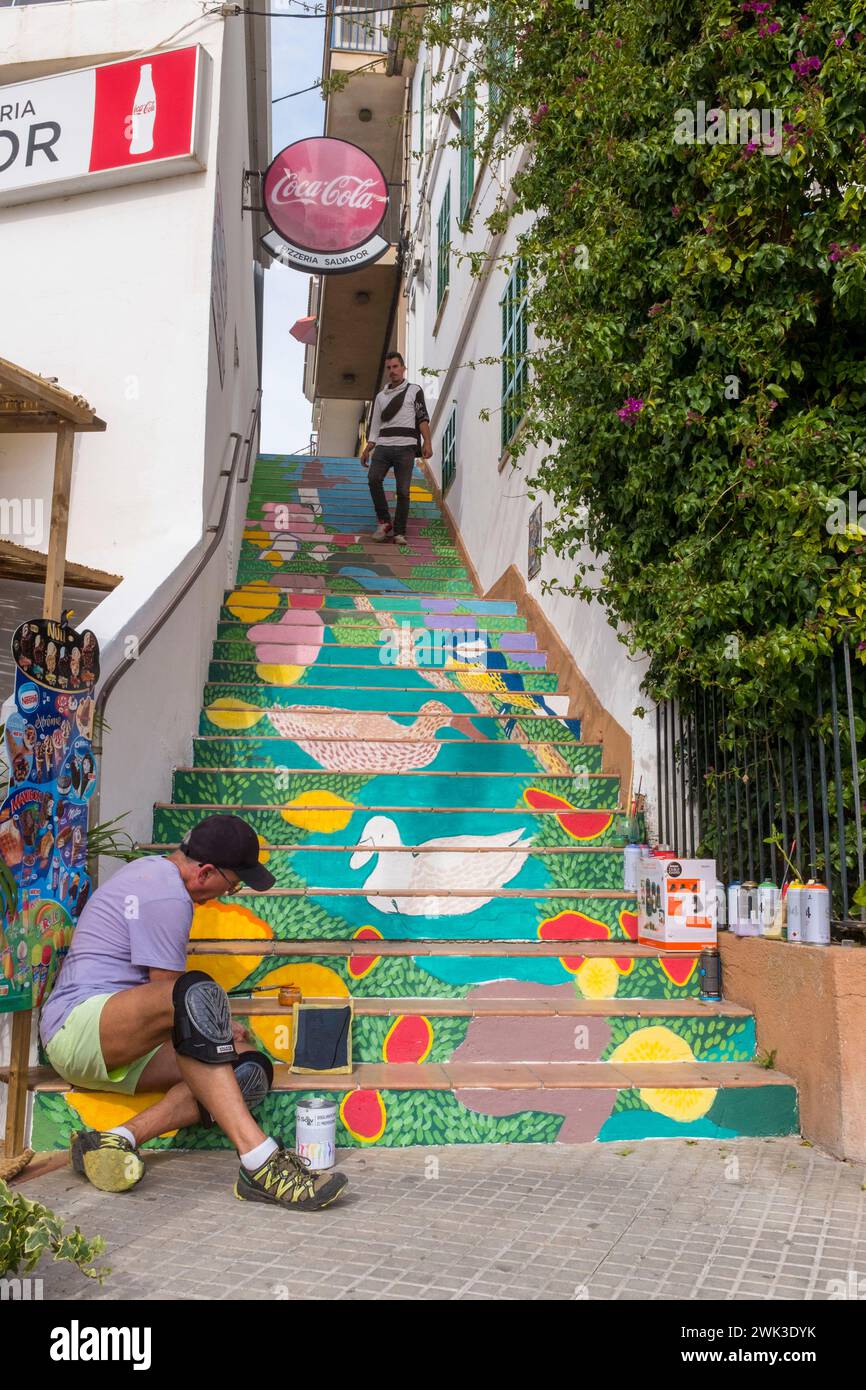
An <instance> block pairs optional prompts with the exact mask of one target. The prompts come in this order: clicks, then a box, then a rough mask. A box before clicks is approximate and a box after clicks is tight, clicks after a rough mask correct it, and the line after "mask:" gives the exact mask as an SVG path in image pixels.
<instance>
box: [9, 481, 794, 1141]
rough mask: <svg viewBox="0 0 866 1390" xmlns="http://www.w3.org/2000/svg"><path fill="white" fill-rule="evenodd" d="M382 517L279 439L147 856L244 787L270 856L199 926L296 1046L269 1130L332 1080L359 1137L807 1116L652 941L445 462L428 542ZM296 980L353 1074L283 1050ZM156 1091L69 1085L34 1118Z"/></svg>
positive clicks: (766, 1128) (743, 1013)
mask: <svg viewBox="0 0 866 1390" xmlns="http://www.w3.org/2000/svg"><path fill="white" fill-rule="evenodd" d="M391 490H392V495H393V484H391ZM374 527H375V517H374V514H373V510H372V506H371V503H370V498H369V493H368V491H367V488H366V485H365V476H364V474H363V472H362V470H361V469H360V465H359V464H358V462H357V460H354V459H327V458H322V459H310V458H293V457H283V456H276V455H267V456H264V457H262V458H260V459H259V461H258V465H257V469H256V472H255V476H254V479H253V485H252V490H251V494H250V501H249V515H248V522H247V528H246V530H245V532H244V539H243V545H242V549H241V555H240V558H239V564H238V575H237V581H236V585H235V587H234V589H233V590H232V591H231V592H230V593H227V594H226V595H225V599H224V602H223V604H222V606H221V609H220V613H219V618H218V624H217V629H216V637H215V641H214V646H213V652H212V660H211V664H210V668H209V671H208V680H207V684H206V686H205V689H204V695H203V701H202V712H201V718H200V722H199V726H198V730H197V733H196V736H195V738H194V742H193V756H192V762H191V765H190V766H189V767H183V768H177V769H176V770H175V772H174V777H173V784H172V799H171V801H170V803H167V804H163V805H158V806H157V807H156V808H155V810H154V821H153V843H152V846H151V848H152V849H153V850H154V852H161V851H164V850H165V849H166V848H169V847H174V846H175V845H176V844H177V843H178V842H179V841H180V840H181V839H182V837H183V835H184V834H185V832H186V831H187V830H188V829H189V828H190V827H191V826H192V825H194V824H195V823H196V821H197V820H199V819H200V818H201V817H202V816H204V815H207V814H209V813H211V812H213V811H214V810H221V809H231V810H236V811H238V813H239V814H243V815H244V816H245V817H246V818H247V819H248V820H249V821H250V823H251V824H252V825H253V826H254V828H255V830H256V832H257V834H258V836H259V838H260V840H261V843H262V847H263V849H262V856H263V858H264V859H266V861H267V863H268V864H269V867H270V868H271V871H272V872H273V873H274V875H275V877H276V886H275V887H274V888H273V889H272V890H271V891H270V892H269V893H267V894H262V895H251V894H248V893H241V894H238V895H236V896H234V897H231V898H227V899H225V900H223V901H221V902H219V903H213V904H208V905H207V906H205V907H202V908H199V909H198V910H197V912H196V918H195V923H194V927H193V940H192V942H191V947H190V964H191V966H196V967H198V968H200V969H205V970H208V971H210V973H211V974H213V975H214V976H216V977H217V978H218V979H219V980H220V981H221V982H222V983H223V984H224V985H225V987H226V988H227V989H229V990H230V991H231V992H232V999H233V1010H234V1012H235V1014H236V1016H237V1017H238V1018H240V1019H242V1020H243V1021H244V1023H245V1024H246V1026H247V1027H248V1028H249V1030H250V1031H251V1033H252V1034H253V1036H254V1037H255V1038H256V1039H257V1041H258V1042H259V1045H260V1046H262V1047H263V1048H264V1049H266V1050H267V1051H268V1053H269V1054H270V1055H271V1057H272V1058H273V1060H274V1063H275V1086H274V1090H273V1092H272V1093H271V1095H270V1096H269V1097H268V1098H267V1100H266V1102H265V1103H264V1105H263V1107H262V1110H261V1114H260V1120H261V1123H262V1124H263V1126H264V1127H265V1128H266V1129H267V1130H269V1131H271V1132H273V1133H276V1134H280V1135H284V1136H286V1137H287V1138H289V1139H291V1136H292V1135H293V1132H294V1113H295V1107H296V1105H297V1104H298V1102H299V1101H302V1100H305V1099H308V1098H309V1097H310V1096H311V1095H315V1094H322V1093H323V1092H333V1093H334V1094H335V1097H336V1098H337V1100H338V1101H339V1116H340V1118H339V1124H338V1143H340V1144H344V1145H352V1146H366V1145H371V1144H380V1145H385V1146H401V1145H408V1144H437V1143H449V1144H450V1143H454V1144H457V1143H498V1142H502V1143H541V1142H553V1141H559V1142H572V1143H576V1142H585V1141H589V1140H602V1141H609V1140H636V1139H647V1138H654V1137H663V1136H680V1137H684V1138H735V1137H736V1136H738V1135H758V1134H761V1135H769V1134H783V1133H790V1132H792V1131H794V1130H796V1128H797V1123H798V1119H797V1098H796V1092H795V1090H794V1088H793V1086H792V1084H791V1083H790V1082H789V1081H788V1080H787V1079H786V1078H784V1077H780V1076H778V1075H777V1074H776V1073H775V1072H773V1071H771V1070H767V1069H765V1068H764V1067H762V1066H760V1065H758V1064H757V1063H756V1048H755V1024H754V1019H753V1018H752V1016H751V1015H750V1014H749V1013H748V1011H747V1010H745V1009H742V1008H739V1007H738V1006H736V1005H733V1004H727V1003H725V1002H722V1003H708V1002H706V1001H704V1000H702V999H701V997H700V976H699V971H698V957H697V955H696V954H695V953H694V952H688V951H685V952H683V951H681V952H676V953H668V954H665V953H664V952H663V951H660V950H656V949H655V948H653V947H648V946H642V945H640V944H638V942H637V904H636V902H635V900H634V898H633V897H632V896H631V895H629V894H628V893H626V891H625V889H624V886H623V852H622V847H623V829H624V817H623V812H622V806H623V789H622V788H621V787H620V786H619V782H618V779H617V778H616V777H615V776H612V775H610V773H609V772H608V771H607V769H606V765H605V757H604V749H603V748H602V747H601V746H600V745H595V744H588V743H585V742H584V741H583V740H582V737H581V724H580V717H579V711H575V710H574V709H572V708H571V707H570V705H569V701H568V699H567V697H565V696H564V695H561V694H559V693H558V691H557V678H556V676H555V675H554V674H553V673H552V672H551V671H549V670H548V666H547V655H546V653H545V652H544V651H543V650H541V649H540V648H539V645H538V642H537V639H536V636H535V634H533V633H531V632H528V631H527V628H526V622H525V620H524V619H523V618H522V617H521V616H520V614H519V613H518V612H517V610H516V607H515V605H514V604H512V603H509V602H504V601H490V600H485V599H482V598H480V597H479V596H478V594H477V593H476V592H475V591H474V589H473V585H472V580H471V578H470V576H469V574H468V573H467V571H466V569H465V567H464V565H463V562H462V559H461V550H460V547H459V545H458V544H456V542H455V539H454V537H453V536H452V534H451V532H450V530H449V528H448V526H447V525H446V524H445V522H444V520H443V518H442V516H441V515H440V512H439V508H438V506H437V504H436V501H435V499H434V496H433V493H432V491H431V490H430V488H429V486H428V483H427V480H426V477H425V475H424V474H423V472H421V471H420V470H418V471H417V472H416V475H415V479H414V482H413V486H412V515H411V517H410V521H409V526H408V530H407V542H408V543H407V545H406V546H401V547H399V548H398V547H396V546H394V545H393V544H387V543H386V544H384V545H381V544H376V543H374V542H373V541H372V539H371V532H372V530H373V529H374ZM287 984H293V985H296V986H298V987H300V989H301V990H302V992H303V993H304V995H306V996H308V997H319V998H326V999H345V998H347V997H349V996H351V997H352V999H353V1001H354V1012H355V1020H354V1026H353V1053H354V1063H355V1067H354V1070H353V1073H352V1074H351V1075H350V1076H340V1077H324V1078H321V1084H320V1085H311V1084H310V1082H311V1078H310V1077H308V1076H296V1075H293V1074H292V1073H291V1072H290V1071H289V1069H288V1065H287V1063H288V1061H289V1060H290V1057H291V1046H292V1038H291V1026H292V1016H291V1012H290V1010H287V1009H285V1008H283V1007H282V1006H281V1005H280V1004H279V1002H278V999H277V991H278V989H279V988H280V987H281V986H283V985H287ZM151 1099H152V1097H144V1096H138V1097H132V1098H130V1097H122V1096H118V1095H110V1094H104V1095H94V1094H85V1093H82V1092H76V1091H75V1090H73V1089H69V1088H66V1087H64V1086H62V1085H60V1084H59V1083H58V1082H57V1081H56V1079H55V1080H54V1081H53V1082H47V1083H46V1084H45V1085H44V1086H42V1087H40V1089H38V1091H37V1095H36V1098H35V1105H34V1119H33V1144H34V1146H35V1147H37V1148H40V1149H47V1148H55V1147H62V1146H65V1144H66V1143H67V1142H68V1136H69V1133H70V1131H71V1130H72V1129H74V1128H77V1127H80V1126H81V1124H82V1123H84V1124H85V1125H88V1126H91V1127H94V1128H104V1127H106V1126H107V1125H108V1124H109V1123H110V1124H118V1123H122V1122H123V1118H124V1116H128V1115H130V1114H132V1113H134V1111H135V1110H138V1109H142V1108H144V1106H145V1104H148V1103H150V1100H151ZM152 1147H155V1148H165V1147H185V1148H213V1147H227V1141H225V1139H224V1138H223V1137H222V1136H221V1134H220V1133H219V1132H218V1131H215V1130H211V1131H204V1130H202V1129H199V1128H195V1129H190V1130H185V1131H181V1132H178V1133H176V1134H173V1135H167V1136H164V1137H163V1138H161V1139H160V1140H157V1141H155V1142H154V1144H153V1146H152Z"/></svg>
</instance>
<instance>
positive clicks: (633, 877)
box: [623, 844, 649, 893]
mask: <svg viewBox="0 0 866 1390" xmlns="http://www.w3.org/2000/svg"><path fill="white" fill-rule="evenodd" d="M647 854H649V849H648V848H647V846H646V845H637V844H631V845H626V847H625V849H624V851H623V858H624V867H623V881H624V884H625V891H626V892H627V893H636V892H637V890H638V865H639V864H640V861H641V860H642V859H643V858H645V857H646V855H647Z"/></svg>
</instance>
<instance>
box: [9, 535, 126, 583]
mask: <svg viewBox="0 0 866 1390" xmlns="http://www.w3.org/2000/svg"><path fill="white" fill-rule="evenodd" d="M47 561H48V557H47V556H46V554H45V552H44V551H42V550H32V549H31V548H30V547H29V546H26V545H16V544H15V542H14V541H4V540H0V579H15V580H19V581H27V580H31V581H35V582H36V583H37V584H44V583H45V570H46V566H47ZM120 580H121V576H120V575H119V574H109V573H108V571H107V570H96V569H92V568H91V567H90V566H89V565H79V564H75V563H74V562H73V561H71V560H67V562H66V576H65V583H66V584H71V585H72V586H73V587H74V588H76V589H107V590H111V589H116V588H117V586H118V584H119V583H120Z"/></svg>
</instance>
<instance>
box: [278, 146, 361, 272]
mask: <svg viewBox="0 0 866 1390" xmlns="http://www.w3.org/2000/svg"><path fill="white" fill-rule="evenodd" d="M263 191H264V199H265V211H266V212H267V215H268V218H269V220H270V222H271V225H272V226H273V227H274V229H275V231H277V232H279V233H280V235H281V236H283V237H285V239H286V241H288V242H290V243H291V245H293V246H297V247H300V248H301V249H302V250H304V251H311V252H335V251H336V252H340V251H351V250H353V249H354V248H355V247H357V246H363V245H364V243H365V242H367V241H369V240H370V238H371V237H372V236H374V235H375V233H376V231H377V229H378V228H379V226H380V225H381V223H382V220H383V218H384V216H385V213H386V212H387V211H388V185H387V183H386V182H385V175H384V174H383V173H382V170H381V169H380V168H379V166H378V164H377V163H376V161H375V160H374V159H371V158H370V156H369V155H368V154H366V153H365V152H364V150H361V149H359V148H358V146H357V145H351V144H350V143H349V141H348V140H336V139H334V138H333V137H331V136H316V137H314V138H312V139H309V140H296V141H295V143H294V144H293V145H288V146H287V147H286V149H284V150H281V151H280V153H279V154H278V155H277V156H276V158H275V159H274V160H273V161H272V163H271V165H270V167H269V168H268V171H267V173H266V174H265V177H264V183H263Z"/></svg>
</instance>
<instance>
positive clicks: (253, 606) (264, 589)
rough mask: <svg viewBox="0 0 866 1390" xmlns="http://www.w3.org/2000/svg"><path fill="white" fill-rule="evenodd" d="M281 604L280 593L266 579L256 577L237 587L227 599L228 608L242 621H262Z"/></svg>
mask: <svg viewBox="0 0 866 1390" xmlns="http://www.w3.org/2000/svg"><path fill="white" fill-rule="evenodd" d="M279 606H280V595H279V594H278V593H277V591H276V589H274V588H273V587H272V585H270V584H268V583H267V582H266V581H265V580H264V579H254V580H253V581H252V583H250V584H244V585H242V587H241V588H240V589H235V591H234V593H233V594H229V597H228V598H227V599H226V608H228V610H229V612H230V613H231V614H232V616H233V617H235V618H237V620H238V622H241V623H255V622H261V621H262V619H263V618H267V617H269V616H270V614H271V613H274V612H276V610H277V608H279Z"/></svg>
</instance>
